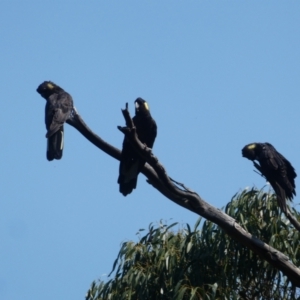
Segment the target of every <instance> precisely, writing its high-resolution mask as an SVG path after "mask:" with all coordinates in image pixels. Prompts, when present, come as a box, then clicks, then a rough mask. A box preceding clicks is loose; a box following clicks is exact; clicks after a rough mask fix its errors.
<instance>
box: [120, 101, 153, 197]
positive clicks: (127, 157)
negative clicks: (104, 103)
mask: <svg viewBox="0 0 300 300" xmlns="http://www.w3.org/2000/svg"><path fill="white" fill-rule="evenodd" d="M134 103H135V116H134V117H133V118H132V121H133V123H134V126H135V127H136V133H137V135H138V138H139V140H140V141H141V142H142V143H143V144H145V145H146V146H147V147H148V148H152V147H153V144H154V140H155V138H156V134H157V126H156V122H155V121H154V120H153V118H152V117H151V114H150V110H149V106H148V103H147V102H146V101H145V100H143V99H142V98H137V99H136V100H135V102H134ZM145 163H146V161H145V160H144V159H143V158H142V157H140V155H139V154H138V153H137V152H136V151H135V150H134V148H133V147H132V145H131V143H130V142H129V141H128V140H127V139H126V137H124V141H123V148H122V154H121V161H120V167H119V178H118V184H119V185H120V193H122V194H123V195H124V196H127V195H128V194H130V193H131V192H132V190H133V189H135V188H136V185H137V178H138V174H139V173H140V171H141V170H142V168H143V166H144V165H145Z"/></svg>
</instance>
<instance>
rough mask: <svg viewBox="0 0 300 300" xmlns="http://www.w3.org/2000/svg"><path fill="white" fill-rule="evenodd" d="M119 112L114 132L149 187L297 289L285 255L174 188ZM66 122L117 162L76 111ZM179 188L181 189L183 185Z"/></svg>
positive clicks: (115, 152)
mask: <svg viewBox="0 0 300 300" xmlns="http://www.w3.org/2000/svg"><path fill="white" fill-rule="evenodd" d="M122 113H123V116H124V119H125V122H126V127H121V126H118V129H119V130H120V131H121V132H122V133H123V134H124V135H126V138H127V139H128V140H129V141H130V142H131V144H132V145H133V147H134V148H135V150H136V151H137V152H138V153H139V155H141V156H142V157H143V158H144V159H145V160H146V161H147V163H146V164H145V166H144V168H143V170H142V173H143V174H144V175H145V176H146V177H147V178H148V182H149V183H150V184H151V185H152V186H153V187H155V188H156V189H157V190H158V191H159V192H161V193H162V194H163V195H164V196H166V197H167V198H168V199H170V200H171V201H173V202H175V203H176V204H178V205H180V206H182V207H184V208H186V209H188V210H190V211H192V212H194V213H196V214H198V215H200V216H202V217H204V218H205V219H207V220H209V221H211V222H213V223H215V224H217V225H218V226H220V227H221V228H222V229H223V230H224V231H225V232H226V233H227V234H228V235H229V236H230V237H232V238H234V239H235V240H237V241H238V242H240V243H241V244H243V245H244V246H246V247H248V248H250V249H251V250H252V251H253V252H254V253H256V254H257V255H259V256H260V257H261V258H262V259H264V260H266V261H268V262H269V263H270V264H271V265H272V266H273V267H274V268H276V269H278V270H280V271H281V272H282V273H283V274H284V275H286V276H287V277H288V278H289V280H290V281H291V282H292V283H293V284H294V285H295V286H297V287H300V269H298V268H297V267H296V266H295V265H293V264H292V263H291V262H290V261H289V258H288V257H287V256H286V255H284V254H283V253H281V252H280V251H278V250H277V249H275V248H273V247H271V246H269V245H268V244H266V243H264V242H262V241H261V240H260V239H258V238H256V237H254V236H252V235H251V234H250V233H249V232H247V231H245V230H244V229H243V228H242V227H241V226H240V225H239V224H238V223H237V222H236V220H235V219H233V218H232V217H230V216H228V215H226V214H225V213H224V212H222V211H221V210H219V209H216V208H215V207H213V206H211V205H210V204H208V203H207V202H205V201H204V200H203V199H202V198H201V197H200V196H199V195H198V194H197V193H195V192H193V191H190V190H189V189H186V188H184V190H183V189H180V188H179V187H178V186H177V185H175V184H174V180H173V179H171V178H170V177H169V176H168V174H167V172H166V170H165V168H164V167H163V165H162V164H161V163H160V162H159V160H158V159H157V158H156V157H155V156H154V155H153V153H152V151H151V149H149V148H147V147H146V146H145V145H144V144H142V143H141V142H140V141H139V139H138V137H137V134H136V129H135V127H134V124H133V122H132V119H131V117H130V114H129V111H128V106H127V105H126V109H125V110H122ZM67 123H68V124H70V125H71V126H73V127H74V128H76V129H77V130H78V131H79V132H80V133H81V134H82V135H83V136H84V137H86V138H87V139H88V140H89V141H90V142H91V143H93V144H94V145H95V146H96V147H98V148H99V149H101V150H102V151H104V152H105V153H107V154H108V155H110V156H112V157H113V158H115V159H117V160H120V157H121V151H120V150H119V149H117V148H115V147H113V146H111V145H110V144H108V143H107V142H105V141H104V140H102V139H101V138H100V137H99V136H97V135H96V134H95V133H94V132H93V131H92V130H91V129H90V128H89V127H88V126H87V125H86V124H85V122H84V121H83V119H82V118H81V117H80V115H79V114H78V113H77V111H76V110H75V111H74V112H73V115H72V117H71V118H70V119H69V120H68V121H67ZM180 185H181V186H182V187H184V185H183V184H180Z"/></svg>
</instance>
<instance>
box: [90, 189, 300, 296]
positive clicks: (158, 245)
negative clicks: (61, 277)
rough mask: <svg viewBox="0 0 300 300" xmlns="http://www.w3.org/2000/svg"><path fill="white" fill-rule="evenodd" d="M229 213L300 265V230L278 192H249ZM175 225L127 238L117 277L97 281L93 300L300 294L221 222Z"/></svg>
mask: <svg viewBox="0 0 300 300" xmlns="http://www.w3.org/2000/svg"><path fill="white" fill-rule="evenodd" d="M292 211H293V213H294V216H295V217H296V218H297V219H300V216H299V213H298V212H297V211H296V210H294V209H293V210H292ZM225 212H226V213H227V214H228V215H230V216H231V217H233V218H234V219H236V221H237V222H238V223H239V224H240V225H241V226H242V227H244V228H245V229H246V230H247V231H248V232H250V233H251V234H253V236H256V237H258V238H260V239H261V240H263V241H265V242H266V243H268V244H270V245H271V246H273V247H274V248H276V249H278V250H280V251H281V252H283V253H284V254H285V255H287V256H288V257H289V258H290V260H291V261H292V262H293V263H294V264H295V265H299V261H300V256H299V251H298V249H299V246H298V245H299V232H298V231H296V230H295V229H294V228H293V227H292V226H291V224H290V223H289V221H288V220H287V219H285V218H284V216H283V215H281V212H280V209H279V208H278V205H277V200H276V196H275V195H274V194H272V193H265V192H263V191H258V190H255V189H252V190H249V191H247V190H245V191H243V192H241V193H239V194H237V195H235V196H234V197H233V199H232V200H231V202H230V203H228V205H227V206H226V207H225ZM175 225H177V223H174V224H172V225H169V226H167V225H163V224H159V225H157V226H154V225H150V226H149V229H148V232H147V233H146V234H145V235H144V236H142V233H143V231H142V230H141V231H140V238H139V241H138V242H132V241H129V242H125V243H123V245H122V247H121V250H120V252H119V254H118V257H117V258H116V260H115V262H114V264H113V269H112V272H111V274H110V276H109V277H111V279H109V280H108V281H107V282H104V281H99V282H97V283H96V282H93V283H92V285H91V288H90V289H89V291H88V293H87V296H86V299H87V300H100V299H111V300H115V299H122V300H123V299H124V300H125V299H126V300H127V299H139V300H147V299H174V300H175V299H178V300H179V299H191V300H192V299H207V300H211V299H274V300H275V299H298V298H297V297H298V296H299V295H297V290H296V289H295V288H294V287H293V286H292V284H291V283H290V282H289V281H288V280H287V279H286V277H284V276H283V275H282V273H281V272H279V271H277V269H275V268H273V267H272V266H270V265H269V264H268V263H266V262H265V261H263V260H261V259H260V258H259V257H258V256H257V255H256V254H254V253H253V252H252V251H251V250H249V249H248V248H246V247H244V246H242V245H241V244H240V243H239V242H237V241H235V240H233V239H231V238H229V237H228V236H227V235H226V233H225V232H224V231H222V230H221V229H220V228H219V227H218V226H217V225H215V224H214V223H212V222H209V221H204V220H201V218H200V219H199V220H198V221H197V222H196V224H195V225H194V227H193V229H191V227H190V226H189V225H188V224H186V226H184V228H180V229H178V230H176V231H175V230H174V226H175ZM299 299H300V297H299Z"/></svg>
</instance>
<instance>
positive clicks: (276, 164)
mask: <svg viewBox="0 0 300 300" xmlns="http://www.w3.org/2000/svg"><path fill="white" fill-rule="evenodd" d="M242 155H243V157H246V158H248V159H250V160H252V161H253V163H254V166H255V167H256V169H257V170H258V171H259V172H261V174H262V175H263V176H264V177H265V178H266V179H267V181H268V182H269V183H270V184H271V186H272V187H273V189H274V191H275V193H276V195H277V200H278V204H279V206H280V207H281V209H282V210H283V211H284V212H287V206H286V199H288V200H292V199H293V197H294V196H296V190H295V188H296V185H295V178H296V176H297V174H296V172H295V169H294V167H293V166H292V164H291V163H290V162H289V161H288V160H287V159H286V158H285V157H284V156H283V155H282V154H280V153H279V152H277V150H276V149H275V148H274V147H273V146H272V145H271V144H269V143H252V144H248V145H246V146H245V147H244V148H243V149H242ZM254 160H256V161H258V162H259V164H258V163H256V162H255V161H254Z"/></svg>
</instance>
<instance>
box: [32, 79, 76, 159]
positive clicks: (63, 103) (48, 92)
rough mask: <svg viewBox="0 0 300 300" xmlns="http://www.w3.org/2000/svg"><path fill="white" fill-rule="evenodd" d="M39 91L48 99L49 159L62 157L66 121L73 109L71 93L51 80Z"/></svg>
mask: <svg viewBox="0 0 300 300" xmlns="http://www.w3.org/2000/svg"><path fill="white" fill-rule="evenodd" d="M37 92H38V93H39V94H40V95H41V96H42V97H43V98H44V99H46V101H47V102H46V107H45V124H46V128H47V134H46V138H47V139H48V141H47V159H48V160H49V161H51V160H53V159H61V158H62V154H63V146H64V126H63V125H64V123H65V122H66V120H67V119H68V118H69V117H70V114H71V112H72V109H73V99H72V97H71V95H70V94H68V93H67V92H65V91H64V90H63V89H62V88H61V87H59V86H58V85H56V84H55V83H53V82H51V81H44V82H43V83H42V84H40V85H39V86H38V88H37Z"/></svg>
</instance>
